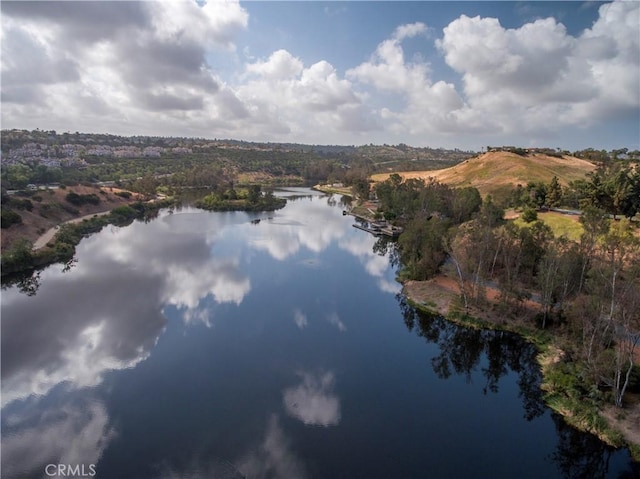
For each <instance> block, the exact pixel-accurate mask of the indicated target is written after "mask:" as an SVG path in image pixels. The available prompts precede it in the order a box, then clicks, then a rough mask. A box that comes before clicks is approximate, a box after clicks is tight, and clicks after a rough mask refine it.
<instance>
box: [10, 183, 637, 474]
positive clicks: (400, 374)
mask: <svg viewBox="0 0 640 479" xmlns="http://www.w3.org/2000/svg"><path fill="white" fill-rule="evenodd" d="M278 194H280V195H283V196H287V197H288V199H289V201H288V204H287V206H286V207H285V208H284V209H282V210H279V211H276V212H272V213H271V212H270V213H259V214H253V213H252V214H248V213H244V212H227V213H212V212H204V211H201V210H197V209H194V208H190V207H185V208H182V209H179V210H175V211H169V210H163V211H161V212H160V214H159V215H158V217H157V218H155V219H153V220H151V221H148V222H146V223H145V222H136V223H133V224H132V225H130V226H127V227H123V228H118V227H107V228H105V229H103V230H102V231H101V232H100V233H98V234H95V235H93V236H91V237H89V238H86V239H84V240H83V241H82V242H81V243H80V245H79V246H78V248H77V255H76V261H74V262H73V263H72V264H68V265H66V266H65V265H53V266H50V267H49V268H47V269H45V270H43V271H42V272H40V273H39V274H38V275H36V276H35V277H34V278H32V280H30V281H25V282H23V283H22V284H20V285H15V286H11V287H7V288H5V289H4V290H3V292H2V311H1V312H2V325H1V327H2V329H1V333H2V336H1V341H2V344H1V346H2V350H1V354H2V358H1V359H2V477H3V478H5V479H6V478H30V477H34V478H41V477H97V478H105V479H111V478H119V479H123V478H124V479H128V478H130V479H134V478H202V477H208V478H211V477H214V478H240V477H247V478H300V479H304V478H354V479H355V478H367V479H374V478H488V477H490V478H513V477H517V478H527V477H530V478H541V477H544V478H569V477H570V478H574V477H576V478H577V477H585V478H587V477H588V478H597V477H611V478H618V477H635V476H634V475H635V474H638V472H639V470H638V468H637V465H634V464H632V463H631V461H630V457H629V454H628V452H627V451H626V450H612V449H611V448H609V447H607V446H606V445H604V444H603V443H602V442H600V441H599V440H598V439H596V438H595V437H593V436H591V435H588V434H583V433H580V432H577V431H575V430H573V429H572V428H570V427H568V426H566V425H565V424H564V422H563V421H562V419H560V418H558V417H557V416H556V415H555V414H553V413H551V412H550V410H548V409H547V408H546V407H545V406H544V405H543V403H542V401H541V395H540V390H539V388H538V385H539V381H540V373H539V370H538V368H537V366H536V363H535V351H534V349H533V348H532V347H531V346H530V345H528V344H526V343H524V342H523V341H522V340H520V338H518V337H516V336H513V335H510V334H506V333H501V332H491V331H476V330H471V329H466V328H460V327H458V326H455V325H453V324H451V323H449V322H447V321H445V320H443V319H441V318H437V317H430V316H427V315H424V314H420V313H418V312H416V311H415V310H413V309H412V308H411V307H410V306H408V305H407V304H406V302H405V301H404V300H403V298H402V296H401V295H400V294H399V292H400V289H401V288H400V285H399V284H398V283H397V282H396V281H395V276H396V267H395V261H394V258H393V254H392V248H390V247H389V246H390V245H388V244H385V243H384V242H382V241H378V240H377V239H376V238H375V237H373V236H371V235H370V234H368V233H366V232H364V231H361V230H358V229H356V228H353V227H352V224H353V222H354V220H353V218H352V217H350V216H343V215H342V209H343V205H342V204H341V198H340V197H338V196H325V195H322V194H320V193H318V192H314V191H312V190H308V189H302V188H292V189H288V190H283V191H280V192H279V193H278ZM258 220H259V221H258Z"/></svg>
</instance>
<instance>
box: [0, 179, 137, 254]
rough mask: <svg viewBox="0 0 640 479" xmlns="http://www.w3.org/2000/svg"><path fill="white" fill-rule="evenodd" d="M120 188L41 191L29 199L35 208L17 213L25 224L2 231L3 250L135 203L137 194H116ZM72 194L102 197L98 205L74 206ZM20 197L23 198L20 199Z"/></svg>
mask: <svg viewBox="0 0 640 479" xmlns="http://www.w3.org/2000/svg"><path fill="white" fill-rule="evenodd" d="M119 191H121V190H119V189H117V188H110V187H102V188H98V187H90V186H80V185H78V186H70V187H69V188H67V189H55V190H54V189H52V190H40V191H37V192H33V193H34V194H33V195H31V196H29V197H27V198H26V199H29V200H30V201H31V204H32V206H33V209H32V210H31V211H28V210H24V209H23V210H16V211H17V213H19V214H20V216H21V218H22V224H17V225H12V226H11V227H9V228H6V229H3V230H2V236H0V238H1V245H2V247H1V249H2V252H3V253H4V252H5V251H6V250H7V249H9V248H11V246H13V244H14V243H15V241H16V240H18V239H20V238H25V239H27V240H29V241H31V242H35V241H36V240H37V239H38V237H39V236H40V235H42V234H43V233H45V232H46V231H47V230H48V229H49V228H51V227H53V226H55V225H59V224H61V223H64V222H65V221H69V220H71V219H74V218H80V217H82V216H86V215H90V214H95V213H101V212H104V211H109V210H111V209H113V208H115V207H117V206H120V205H125V204H129V203H132V202H134V201H136V200H137V199H138V198H137V194H135V193H134V194H132V195H131V197H130V198H123V197H121V196H118V195H116V193H118V192H119ZM70 192H74V193H77V194H79V195H87V194H92V193H93V194H96V195H97V196H98V197H99V198H100V202H99V203H98V204H84V205H81V206H75V205H72V204H71V203H69V202H68V201H67V200H66V195H67V194H69V193H70ZM20 198H21V197H20Z"/></svg>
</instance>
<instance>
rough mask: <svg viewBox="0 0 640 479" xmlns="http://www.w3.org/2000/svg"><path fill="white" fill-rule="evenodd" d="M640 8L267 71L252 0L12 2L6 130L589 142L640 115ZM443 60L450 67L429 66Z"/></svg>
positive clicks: (6, 45) (456, 23)
mask: <svg viewBox="0 0 640 479" xmlns="http://www.w3.org/2000/svg"><path fill="white" fill-rule="evenodd" d="M72 7H73V8H72ZM370 8H372V9H375V8H376V7H375V3H373V4H371V6H370ZM336 9H338V10H342V7H340V8H338V7H333V6H331V7H327V8H326V9H325V10H326V11H327V12H329V11H334V10H336ZM639 10H640V4H639V3H638V2H626V1H619V2H613V3H606V4H603V5H601V6H600V7H599V10H598V18H597V20H596V21H595V22H594V23H593V25H591V26H590V27H589V28H586V29H585V30H584V31H583V32H581V33H580V34H578V35H571V34H569V33H568V32H567V30H566V28H565V27H564V25H563V24H562V23H560V21H559V18H560V17H557V18H551V17H549V18H540V19H537V20H535V21H532V22H529V23H525V24H523V25H521V26H519V27H517V28H510V29H508V28H504V27H503V26H502V25H501V24H500V22H499V20H498V19H495V18H481V17H474V18H470V17H468V16H465V15H461V16H459V17H458V18H456V19H455V20H453V21H451V22H450V23H449V24H448V25H446V26H444V28H443V30H442V31H441V32H440V34H439V38H437V39H436V40H434V38H436V37H437V36H438V32H437V31H436V30H435V29H434V28H432V27H428V26H427V25H425V24H423V23H421V22H416V23H407V24H402V25H398V26H396V28H395V30H394V31H393V33H392V34H391V35H390V36H389V37H388V38H387V39H382V40H381V42H380V43H379V44H378V46H377V48H376V49H375V50H374V51H373V52H370V53H371V57H370V58H369V60H368V61H365V62H362V63H360V64H353V65H351V68H349V65H344V66H341V67H340V68H336V67H335V66H334V65H338V63H337V62H336V61H334V64H332V63H331V62H330V61H329V60H328V57H325V58H322V56H320V57H318V56H316V57H314V59H313V61H311V62H310V61H308V60H306V59H304V58H303V56H301V54H300V53H299V52H297V51H294V50H293V49H292V47H291V46H290V45H288V46H287V49H285V48H282V47H278V46H276V48H275V49H274V50H273V51H272V53H270V54H267V55H265V56H263V57H262V58H255V57H254V56H253V55H254V54H253V52H254V51H257V48H256V46H254V45H251V44H243V45H242V51H241V52H240V53H239V54H238V53H237V52H236V51H235V50H236V43H237V42H239V39H240V38H241V39H242V40H243V41H244V40H245V39H247V38H249V39H250V38H251V33H253V32H250V31H248V30H249V29H250V28H251V27H252V25H253V23H250V22H249V13H248V11H247V10H245V9H244V8H243V7H242V6H241V5H240V4H239V2H237V1H209V2H206V3H204V2H196V1H166V2H80V3H77V4H71V3H69V2H4V3H3V4H2V13H3V15H2V103H3V104H2V107H3V108H2V121H3V126H5V127H9V128H11V127H17V128H36V127H39V128H45V129H48V128H53V129H57V130H69V131H76V130H80V129H82V128H81V126H83V127H84V128H85V129H87V130H90V131H109V132H113V133H124V134H153V135H157V134H159V135H162V134H167V135H191V136H217V137H235V138H242V139H250V140H257V141H279V140H283V141H294V142H308V143H334V144H335V143H343V144H344V143H347V144H353V143H368V142H370V141H375V142H388V141H391V140H393V139H399V140H400V141H404V142H408V143H411V144H418V145H420V144H425V140H426V139H435V140H436V141H441V142H444V143H445V144H455V145H456V146H461V145H460V144H461V143H468V142H473V143H476V144H477V142H476V141H473V140H469V139H468V138H486V137H490V138H494V137H495V138H505V141H506V142H509V140H506V138H513V139H516V138H533V137H544V136H545V135H548V134H550V133H559V132H560V131H563V130H562V129H564V128H565V127H566V128H569V129H567V130H566V131H568V132H576V131H580V130H579V129H582V128H585V127H590V126H592V125H595V126H597V125H602V124H605V122H608V121H610V120H612V119H613V120H616V119H619V118H623V117H625V116H626V117H633V115H635V117H636V118H637V110H638V108H639V107H640V89H639V88H638V84H639V83H640V60H639V59H640V48H639V46H638V43H639V40H638V38H639V37H640V34H639V27H638V25H639V24H640V18H639ZM260 20H263V19H262V18H258V19H257V21H260ZM245 33H246V34H245ZM287 33H288V32H284V34H287ZM241 34H242V36H240V35H241ZM318 41H320V40H318ZM249 42H250V40H249ZM408 42H411V48H412V49H417V53H415V54H413V55H412V56H411V58H408V55H407V54H406V52H405V49H406V45H408ZM434 47H435V53H440V54H441V55H442V58H443V60H444V61H445V63H446V65H447V67H448V68H450V69H451V70H449V71H446V72H443V71H441V70H440V68H441V67H440V65H439V63H435V62H434V63H433V64H432V63H431V62H430V61H427V60H425V58H426V59H433V58H434V53H433V50H434ZM300 51H303V49H302V48H301V49H300ZM218 60H220V61H218ZM231 64H232V65H233V68H235V69H236V70H235V71H232V72H230V71H228V68H231V67H230V66H229V65H231ZM434 65H435V66H434ZM445 68H446V67H445ZM238 69H240V70H238ZM634 121H636V123H637V120H634ZM591 131H594V130H591ZM461 133H465V134H467V135H465V137H464V139H465V140H464V141H463V140H462V139H461V136H460V134H461ZM481 135H482V136H481ZM380 140H382V141H380ZM480 141H481V143H480V144H484V139H482V140H480ZM513 142H514V143H516V142H517V140H514V141H513ZM429 143H430V144H432V143H431V142H429Z"/></svg>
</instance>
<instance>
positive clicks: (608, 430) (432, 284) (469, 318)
mask: <svg viewBox="0 0 640 479" xmlns="http://www.w3.org/2000/svg"><path fill="white" fill-rule="evenodd" d="M486 289H487V298H488V301H487V307H486V308H483V309H480V308H478V307H469V308H468V310H467V311H466V312H465V311H464V308H463V307H460V306H458V303H459V295H460V291H459V287H458V284H457V282H456V281H454V280H453V279H451V278H450V277H448V276H446V275H444V274H440V275H438V276H436V277H435V278H432V279H429V280H427V281H413V280H411V281H406V282H404V283H403V287H402V294H403V295H404V296H405V298H407V301H408V303H409V304H410V305H411V306H413V307H414V308H416V309H418V310H420V311H423V312H426V313H429V314H437V315H439V316H442V317H443V318H445V319H446V320H448V321H451V322H453V323H455V324H458V325H460V326H463V327H467V328H476V329H478V328H479V329H493V330H501V331H508V332H511V333H515V334H518V335H519V336H521V337H522V338H524V339H525V340H526V341H528V342H530V343H533V344H534V345H535V346H536V348H537V349H538V353H537V355H536V360H537V362H538V364H539V366H540V369H541V372H542V383H541V384H540V388H541V389H542V391H543V393H544V396H545V397H544V403H545V406H546V407H548V408H550V409H551V410H553V411H554V412H556V413H558V414H559V415H561V416H562V417H563V419H564V420H565V421H566V422H567V423H568V424H569V425H571V426H573V427H574V428H576V429H579V430H581V431H583V432H588V433H591V434H593V435H595V436H597V437H598V438H599V439H600V440H601V441H603V442H605V443H606V444H608V445H610V446H613V447H627V448H628V449H629V451H630V454H631V458H632V460H634V461H635V462H640V403H637V404H634V405H633V407H631V408H625V409H618V408H615V407H614V406H613V405H609V404H606V405H604V406H599V407H598V410H597V412H598V416H599V418H600V419H601V420H602V421H603V422H604V425H605V426H604V427H594V426H593V425H590V424H588V423H587V422H586V421H584V420H583V419H581V417H580V415H579V414H578V413H577V412H576V411H574V409H572V408H571V405H570V404H569V401H564V402H563V401H552V400H551V399H552V397H551V396H553V394H554V393H556V392H559V391H556V388H555V387H554V384H553V381H552V379H551V378H550V372H551V367H552V366H553V365H555V364H557V363H558V362H559V361H561V359H562V355H563V351H562V349H561V348H560V347H559V346H558V345H557V344H555V343H554V342H553V341H552V339H551V337H550V335H549V334H548V333H547V332H546V331H543V330H539V329H536V328H534V327H532V326H531V325H530V324H526V322H527V319H531V318H533V316H534V315H535V313H536V312H537V311H536V308H535V305H536V304H537V303H535V302H533V301H528V302H527V303H525V304H524V305H523V309H524V312H523V313H522V314H520V315H519V318H518V319H517V320H515V321H512V322H510V321H508V320H507V319H505V317H504V315H503V314H501V313H499V312H498V311H496V310H495V306H496V305H497V303H496V298H497V294H498V291H497V290H496V289H495V288H491V287H487V288H486Z"/></svg>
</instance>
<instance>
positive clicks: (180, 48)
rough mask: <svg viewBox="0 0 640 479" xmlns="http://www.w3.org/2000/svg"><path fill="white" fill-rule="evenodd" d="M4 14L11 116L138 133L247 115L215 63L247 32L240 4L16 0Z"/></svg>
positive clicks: (5, 95)
mask: <svg viewBox="0 0 640 479" xmlns="http://www.w3.org/2000/svg"><path fill="white" fill-rule="evenodd" d="M2 13H3V15H2V32H3V46H2V76H3V84H2V101H3V103H6V105H7V106H6V107H5V108H4V110H7V111H6V112H3V113H4V116H5V118H6V117H10V118H12V117H20V118H23V119H26V118H29V117H32V118H37V117H38V116H40V117H50V118H52V119H55V120H56V121H57V122H59V123H58V124H59V125H60V126H62V127H65V126H67V125H70V126H71V127H72V128H70V129H72V130H76V129H77V122H78V121H79V119H80V118H84V119H85V120H86V119H91V120H92V121H93V122H95V123H96V124H100V123H102V125H106V128H110V127H111V128H113V129H117V127H116V126H115V125H116V124H117V123H125V124H131V125H132V128H133V129H135V128H139V127H140V126H141V125H144V124H145V122H147V123H153V122H155V121H160V122H161V121H166V120H167V119H169V118H172V117H173V118H176V115H182V116H181V118H182V119H183V120H184V119H185V118H186V119H190V120H191V121H193V122H194V123H195V124H198V123H199V124H200V125H202V124H203V123H206V122H207V118H211V117H213V120H214V121H215V119H216V117H215V114H218V113H219V114H221V115H222V114H224V113H227V112H228V111H229V109H231V111H235V112H237V113H239V115H236V116H242V113H243V109H242V108H239V107H238V106H237V104H236V105H234V104H233V99H232V98H231V96H232V93H230V91H229V90H228V89H226V88H225V87H224V86H223V85H222V82H221V81H220V80H219V79H218V78H217V74H216V72H215V70H214V68H213V67H212V66H211V65H210V64H209V63H208V61H207V54H208V53H209V51H210V50H212V49H213V50H215V49H218V50H221V51H230V50H233V49H234V44H233V39H234V38H235V37H236V35H237V34H238V32H239V31H241V30H243V29H245V28H246V26H247V23H248V14H247V12H246V11H245V10H244V9H243V8H242V7H241V6H240V5H239V3H238V2H237V1H211V2H206V3H203V4H198V3H196V2H195V1H179V2H173V1H167V2H9V3H3V4H2ZM221 91H225V94H224V95H220V96H219V95H218V93H219V92H221ZM96 104H98V105H99V106H100V108H99V109H98V110H97V111H95V110H94V109H93V107H95V106H96ZM230 107H231V108H230ZM149 113H162V115H160V116H158V117H157V118H154V117H153V116H149ZM101 115H106V116H107V117H108V120H106V121H105V119H104V117H103V118H102V120H101V121H100V122H98V121H97V119H98V118H100V116H101ZM65 118H68V119H65ZM221 118H222V116H221ZM74 122H75V123H76V126H73V123H74ZM110 123H111V124H110ZM120 128H121V127H120Z"/></svg>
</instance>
